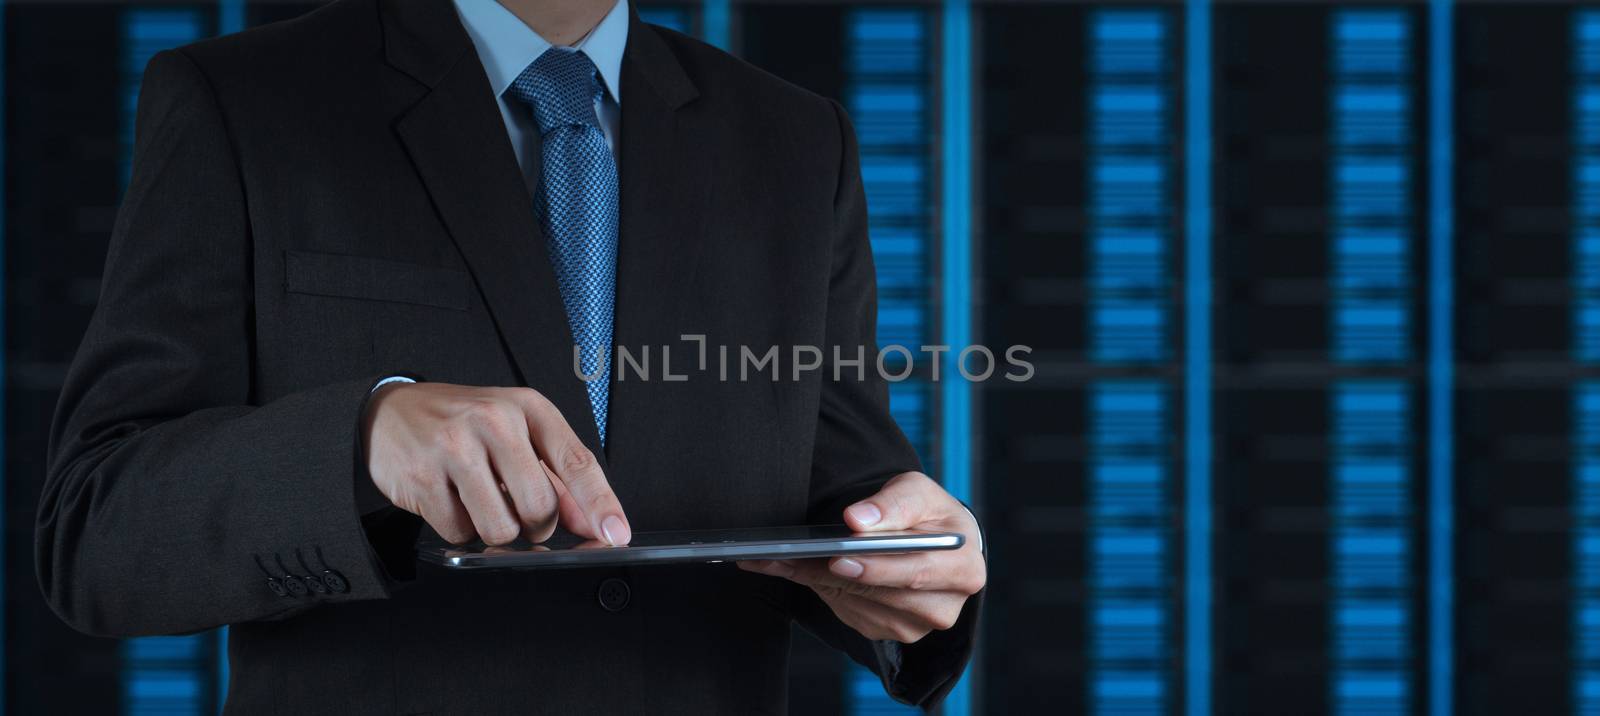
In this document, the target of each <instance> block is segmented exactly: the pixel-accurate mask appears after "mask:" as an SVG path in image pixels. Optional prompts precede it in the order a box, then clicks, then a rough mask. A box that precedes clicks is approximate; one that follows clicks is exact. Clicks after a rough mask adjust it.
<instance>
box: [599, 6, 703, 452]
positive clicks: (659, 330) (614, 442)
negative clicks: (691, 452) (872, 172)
mask: <svg viewBox="0 0 1600 716" xmlns="http://www.w3.org/2000/svg"><path fill="white" fill-rule="evenodd" d="M630 8H631V4H630ZM630 12H631V9H630ZM622 92H623V97H624V99H623V102H622V131H621V136H622V150H621V152H620V154H621V160H622V164H621V166H620V167H619V168H618V169H619V171H620V179H621V209H622V215H621V225H620V232H621V236H620V238H619V242H618V246H617V253H618V256H617V297H616V301H617V302H616V323H615V326H614V329H613V335H614V343H615V344H616V345H617V346H619V347H626V348H627V349H628V350H629V351H630V352H632V353H634V354H635V355H638V354H639V352H640V351H643V350H648V351H649V352H650V353H651V356H650V359H651V360H650V370H651V373H650V381H649V382H644V381H640V380H639V379H638V378H637V377H636V376H633V375H631V374H630V375H628V376H627V377H625V378H623V379H621V380H618V378H617V376H616V375H615V374H614V375H613V378H612V384H611V408H610V420H611V422H610V425H609V428H608V430H607V442H608V445H607V450H608V451H609V452H610V455H611V460H612V464H614V465H615V464H619V462H620V463H622V464H631V463H629V461H628V460H627V459H626V457H625V456H626V455H628V454H630V453H631V449H632V447H633V446H636V445H638V446H643V445H645V443H644V442H642V438H644V437H645V436H646V435H647V434H648V433H649V431H650V425H651V423H652V421H657V420H661V419H663V415H664V411H665V409H666V408H668V407H670V406H665V405H660V404H659V403H660V402H661V401H659V400H657V399H656V397H657V393H658V392H659V391H660V387H659V386H660V384H661V383H660V382H661V374H662V365H661V360H662V358H661V348H662V346H663V345H671V346H673V349H672V350H673V353H674V356H673V372H674V374H682V373H684V372H685V368H686V367H688V366H689V365H690V361H689V360H688V356H689V355H690V354H691V352H692V346H693V344H687V345H685V344H682V343H680V342H679V340H678V336H679V334H680V333H683V332H685V329H686V327H687V324H686V323H685V322H684V318H685V316H684V311H685V309H686V308H687V305H686V304H687V296H688V291H689V287H690V286H692V285H693V282H694V278H695V267H696V265H697V264H698V261H697V259H698V257H699V252H700V248H701V243H702V237H703V236H704V234H705V231H704V226H703V225H702V223H701V222H702V221H703V218H704V215H705V212H704V211H702V208H703V207H704V205H705V200H706V196H707V187H708V185H709V178H710V177H712V176H714V168H713V167H712V166H711V162H712V161H713V156H714V152H712V151H710V150H709V149H708V147H709V144H708V143H707V141H706V140H707V139H710V138H709V137H704V136H702V135H701V127H700V125H699V124H698V123H697V122H696V121H695V119H694V117H693V113H692V112H689V111H685V110H682V109H680V108H681V107H683V105H685V104H687V103H689V102H690V101H692V100H693V99H694V98H695V97H696V96H697V90H696V89H695V87H694V85H693V84H692V83H690V82H689V80H688V77H687V76H686V75H684V73H683V70H682V68H681V67H680V66H679V64H678V61H677V58H676V57H675V56H674V55H673V54H672V52H671V50H670V49H669V48H668V47H667V46H666V43H665V42H664V41H663V40H662V39H661V37H660V36H659V35H658V34H656V31H655V29H654V28H652V27H650V26H649V25H645V24H644V23H643V22H641V21H640V20H639V18H638V16H637V14H636V13H634V14H633V17H632V18H631V22H630V25H629V28H628V47H627V51H626V52H625V53H624V55H623V60H622ZM613 370H615V367H613ZM699 379H703V378H699ZM637 457H638V458H640V462H642V463H644V464H646V465H647V464H649V462H648V461H649V460H651V459H652V456H649V455H643V454H640V455H637Z"/></svg>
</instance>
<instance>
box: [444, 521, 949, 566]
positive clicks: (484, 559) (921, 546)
mask: <svg viewBox="0 0 1600 716" xmlns="http://www.w3.org/2000/svg"><path fill="white" fill-rule="evenodd" d="M963 542H964V538H963V537H962V536H961V535H960V534H958V533H954V532H870V533H856V532H852V531H851V530H850V528H849V527H846V526H844V525H823V526H815V527H760V528H751V529H725V530H691V531H679V532H638V533H635V534H634V535H633V542H631V543H629V544H627V545H625V546H622V547H611V546H608V545H606V544H604V543H602V542H597V541H594V540H583V539H581V538H579V537H576V536H574V535H571V534H568V533H566V532H564V531H558V532H557V533H556V536H554V537H552V538H550V539H549V540H547V541H545V542H543V543H541V544H529V543H527V542H520V541H519V542H513V543H511V544H508V545H500V546H495V547H487V546H484V545H483V544H481V543H478V544H469V545H453V544H450V543H448V542H445V541H444V540H442V539H440V538H438V537H437V536H432V537H428V538H424V540H423V541H421V542H419V543H418V545H417V558H418V559H420V560H421V561H423V562H427V563H431V564H437V565H440V566H443V567H446V568H449V569H506V568H515V569H540V568H558V567H591V566H602V565H603V566H619V565H643V564H671V563H683V562H726V561H731V560H741V559H799V558H805V557H836V556H840V555H847V554H893V553H904V552H920V551H925V550H940V549H957V548H959V547H960V546H961V545H962V543H963Z"/></svg>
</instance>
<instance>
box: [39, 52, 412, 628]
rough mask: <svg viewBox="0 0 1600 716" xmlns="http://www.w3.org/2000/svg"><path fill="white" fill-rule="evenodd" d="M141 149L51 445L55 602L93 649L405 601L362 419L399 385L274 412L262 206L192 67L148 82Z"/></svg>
mask: <svg viewBox="0 0 1600 716" xmlns="http://www.w3.org/2000/svg"><path fill="white" fill-rule="evenodd" d="M136 136H137V140H136V146H135V150H134V164H133V167H134V168H133V176H132V180H131V182H130V185H129V188H128V191H127V195H126V197H125V199H124V201H123V205H122V208H121V211H120V213H119V214H118V217H117V224H116V226H115V229H114V231H113V234H112V238H111V247H110V251H109V254H108V257H107V260H106V267H105V276H104V279H103V283H102V286H101V294H100V302H99V305H98V307H97V309H96V311H95V313H94V316H93V318H92V319H91V322H90V326H89V329H88V332H87V334H86V336H85V337H84V340H83V343H82V345H81V346H80V348H79V350H78V353H77V356H76V358H75V360H74V361H73V364H72V366H71V368H70V370H69V371H68V373H67V377H66V381H65V385H64V387H63V389H62V393H61V398H60V403H59V405H58V407H57V410H56V416H55V419H54V422H53V425H52V429H51V439H50V458H49V471H48V474H47V476H46V480H45V485H44V489H43V492H42V496H41V498H40V503H39V512H38V520H37V524H36V535H35V551H36V558H37V559H36V561H37V569H38V577H39V582H40V585H41V587H42V588H43V590H44V593H45V597H46V599H47V600H48V601H49V603H50V605H51V607H52V608H53V609H54V610H55V611H56V613H57V614H59V615H60V616H61V617H62V619H64V620H66V621H67V622H68V623H69V624H71V625H72V626H73V627H75V628H77V629H79V630H81V631H84V632H88V633H92V634H103V635H116V636H132V635H144V634H170V633H179V632H189V631H196V630H200V629H205V628H209V627H214V626H218V625H222V624H228V623H234V622H243V621H250V620H260V619H272V618H282V617H285V616H289V615H292V614H294V613H297V612H299V611H302V610H305V609H308V608H311V607H312V606H314V605H316V604H320V603H325V602H340V601H347V600H356V599H375V598H381V597H385V596H387V586H386V582H385V580H386V576H385V575H384V573H383V570H382V568H381V567H380V566H379V564H378V562H377V561H376V559H375V557H374V555H373V552H372V549H371V547H370V546H369V544H368V541H367V538H366V535H365V533H364V531H363V529H362V525H361V521H360V519H359V517H358V516H357V515H358V512H357V507H356V504H355V489H354V487H353V485H354V484H356V482H355V481H356V480H357V479H358V476H359V475H360V474H362V473H363V472H364V468H363V467H362V466H361V464H360V455H359V452H358V447H357V446H358V439H359V425H360V416H361V410H362V408H363V406H364V403H365V401H366V398H367V394H368V392H369V391H370V390H371V389H372V387H373V385H374V384H376V383H377V381H379V380H380V379H382V378H383V377H385V374H377V375H373V376H370V377H365V378H352V379H351V380H348V381H345V382H340V383H336V384H332V385H326V386H322V387H318V388H314V389H311V390H306V391H304V392H300V393H294V394H291V395H288V396H286V397H282V398H278V399H276V400H273V401H271V402H268V403H265V404H256V401H255V399H254V396H253V390H252V354H253V350H252V341H253V334H252V329H251V326H252V310H253V301H252V295H253V286H252V274H251V267H250V265H251V243H250V242H251V239H250V230H249V222H248V219H247V211H246V202H245V198H244V188H243V186H242V183H241V178H240V174H239V169H238V167H237V164H236V160H235V156H234V152H233V147H232V144H231V141H230V139H229V137H228V135H227V132H226V130H225V129H224V125H223V122H222V117H221V113H220V109H219V107H218V104H217V101H216V99H215V97H214V96H213V94H212V92H211V90H210V86H209V84H208V83H207V81H206V79H205V78H204V76H203V75H202V73H201V72H200V70H199V68H198V67H197V66H196V65H195V64H194V63H193V62H192V61H191V60H190V59H189V58H188V57H187V56H186V55H184V54H182V52H181V51H168V52H163V53H161V54H159V55H157V56H156V57H155V58H154V59H153V60H152V61H151V63H150V65H149V67H148V68H147V70H146V73H145V79H144V84H143V91H142V92H141V95H140V99H139V107H138V114H137V125H136ZM391 374H392V373H391Z"/></svg>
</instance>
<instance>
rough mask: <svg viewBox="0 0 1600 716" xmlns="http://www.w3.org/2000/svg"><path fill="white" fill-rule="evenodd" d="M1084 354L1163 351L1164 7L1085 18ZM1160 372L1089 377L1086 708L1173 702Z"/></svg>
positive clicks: (1166, 451)
mask: <svg viewBox="0 0 1600 716" xmlns="http://www.w3.org/2000/svg"><path fill="white" fill-rule="evenodd" d="M1088 35H1089V37H1088V51H1089V57H1088V60H1089V68H1090V69H1089V86H1088V97H1087V100H1088V101H1087V104H1088V113H1089V114H1088V122H1087V125H1088V136H1089V162H1088V167H1087V171H1088V175H1089V176H1088V180H1089V181H1088V193H1089V196H1088V223H1089V226H1088V246H1087V250H1088V252H1089V256H1088V284H1089V306H1088V312H1089V326H1088V331H1089V335H1088V346H1089V355H1090V357H1091V359H1092V360H1094V361H1095V362H1096V363H1099V364H1103V365H1117V364H1120V365H1141V366H1153V365H1156V364H1158V363H1160V362H1162V361H1165V360H1167V359H1168V358H1170V356H1171V342H1172V335H1171V332H1172V327H1171V325H1170V324H1171V314H1172V309H1173V306H1172V301H1171V298H1170V290H1171V278H1170V277H1171V272H1172V261H1173V257H1172V255H1171V254H1172V251H1173V238H1174V237H1173V232H1172V229H1171V220H1172V212H1173V208H1174V204H1173V197H1174V196H1175V194H1174V187H1173V181H1172V174H1173V172H1172V166H1171V158H1170V155H1171V151H1172V141H1173V139H1172V138H1173V134H1174V124H1175V123H1174V113H1173V107H1172V104H1173V101H1172V93H1173V90H1172V84H1173V78H1172V68H1171V65H1172V59H1171V48H1172V45H1173V38H1172V37H1171V19H1170V17H1169V14H1168V13H1167V12H1166V11H1157V10H1103V11H1097V12H1094V13H1092V14H1091V15H1090V21H1089V27H1088ZM1171 392H1172V387H1171V385H1170V384H1169V383H1168V382H1167V381H1165V380H1157V379H1150V380H1100V381H1096V382H1094V383H1093V384H1092V385H1091V386H1090V388H1089V397H1088V400H1089V406H1088V412H1089V415H1088V418H1089V420H1088V425H1089V460H1088V492H1089V494H1088V497H1087V503H1088V528H1089V537H1088V555H1087V560H1088V570H1087V571H1088V574H1087V581H1088V613H1087V615H1086V619H1087V621H1088V624H1087V628H1088V652H1089V653H1088V657H1089V674H1088V685H1087V686H1088V690H1089V693H1088V694H1087V697H1088V698H1087V702H1088V705H1089V710H1090V711H1091V712H1093V713H1097V714H1111V713H1115V714H1142V713H1148V714H1164V713H1167V712H1168V710H1169V709H1170V707H1171V705H1172V704H1173V703H1175V701H1176V697H1177V689H1176V685H1175V682H1174V678H1173V666H1174V654H1173V636H1174V629H1175V625H1176V620H1175V619H1174V618H1173V608H1172V607H1173V599H1174V597H1175V595H1174V592H1173V581H1172V572H1173V568H1174V567H1175V566H1176V564H1177V559H1178V557H1177V555H1176V554H1175V553H1174V551H1175V543H1174V539H1173V532H1172V521H1173V519H1174V514H1173V512H1172V493H1173V488H1172V470H1173V464H1172V457H1171V445H1170V437H1169V436H1170V435H1171V433H1172V430H1173V427H1174V425H1173V420H1172V416H1171V415H1170V414H1169V411H1170V407H1169V404H1170V402H1171Z"/></svg>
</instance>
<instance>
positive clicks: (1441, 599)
mask: <svg viewBox="0 0 1600 716" xmlns="http://www.w3.org/2000/svg"><path fill="white" fill-rule="evenodd" d="M1452 5H1453V1H1452V0H1431V2H1430V6H1429V14H1428V19H1429V23H1428V26H1429V40H1428V43H1429V44H1428V47H1429V52H1428V137H1429V145H1428V171H1429V174H1428V197H1429V203H1430V207H1429V212H1428V233H1429V236H1430V240H1429V245H1428V287H1429V288H1428V708H1429V712H1430V713H1432V714H1433V716H1448V715H1449V714H1451V713H1454V703H1455V700H1454V677H1455V668H1454V665H1455V664H1454V659H1455V618H1454V615H1455V590H1454V582H1455V559H1454V552H1453V548H1454V545H1455V489H1454V485H1455V444H1454V441H1455V422H1454V418H1455V407H1454V404H1453V396H1454V386H1455V377H1454V375H1455V373H1454V371H1455V351H1454V342H1455V337H1454V334H1453V330H1452V328H1453V326H1454V321H1455V313H1454V302H1455V279H1454V276H1455V268H1454V259H1453V257H1452V252H1453V251H1454V250H1455V226H1454V222H1455V194H1454V170H1453V167H1454V162H1453V158H1454V152H1455V133H1454V125H1453V122H1454V118H1455V111H1454V100H1455V81H1454V67H1455V65H1454V64H1453V63H1454V60H1455V57H1454V52H1455V49H1454V47H1455V45H1454V43H1455V32H1454V26H1453V24H1452V21H1451V17H1452V11H1453V7H1452Z"/></svg>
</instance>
